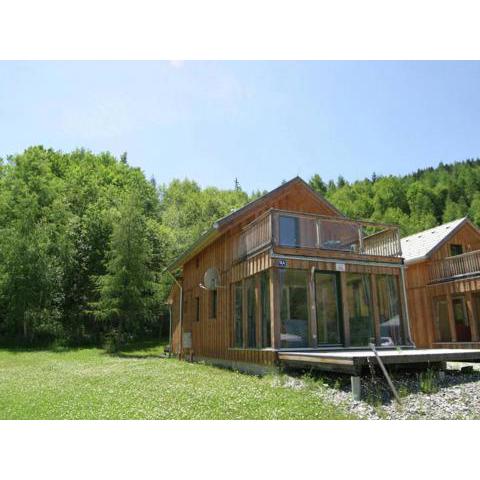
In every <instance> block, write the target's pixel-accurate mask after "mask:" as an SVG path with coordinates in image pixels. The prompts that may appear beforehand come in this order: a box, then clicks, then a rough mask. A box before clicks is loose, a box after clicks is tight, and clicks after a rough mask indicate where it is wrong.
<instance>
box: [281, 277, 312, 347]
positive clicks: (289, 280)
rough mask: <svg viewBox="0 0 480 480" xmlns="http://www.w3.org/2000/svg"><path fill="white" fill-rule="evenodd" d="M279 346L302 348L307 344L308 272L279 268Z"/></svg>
mask: <svg viewBox="0 0 480 480" xmlns="http://www.w3.org/2000/svg"><path fill="white" fill-rule="evenodd" d="M278 279H279V286H280V346H281V347H284V348H295V347H296V348H304V347H308V344H309V331H308V330H309V328H308V310H309V308H308V272H307V271H306V270H290V269H288V270H280V271H279V273H278Z"/></svg>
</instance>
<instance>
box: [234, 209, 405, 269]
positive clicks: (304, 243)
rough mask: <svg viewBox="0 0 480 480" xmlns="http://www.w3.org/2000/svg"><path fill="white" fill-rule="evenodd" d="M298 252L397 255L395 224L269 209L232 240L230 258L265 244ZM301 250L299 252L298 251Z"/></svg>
mask: <svg viewBox="0 0 480 480" xmlns="http://www.w3.org/2000/svg"><path fill="white" fill-rule="evenodd" d="M269 246H272V247H275V248H281V249H292V250H295V251H296V252H297V254H301V255H315V256H317V255H318V256H329V255H330V256H331V257H335V253H336V254H337V256H338V254H343V255H345V254H351V255H352V256H377V257H400V256H401V247H400V236H399V232H398V229H397V227H395V226H392V225H384V224H379V223H372V222H364V221H358V220H350V219H346V218H333V217H326V216H321V215H311V214H303V213H302V214H300V213H296V212H287V211H282V210H269V211H268V212H266V213H265V214H263V215H261V216H260V217H258V218H257V219H256V220H254V221H253V222H252V223H250V224H249V225H247V226H246V227H245V228H244V230H243V231H242V232H241V234H240V236H239V237H238V238H237V239H236V244H235V246H234V254H233V256H234V260H235V261H239V260H242V259H244V258H246V257H248V256H250V255H253V254H255V253H256V252H259V251H260V250H263V249H264V248H266V247H269ZM300 249H302V252H301V253H298V252H299V250H300Z"/></svg>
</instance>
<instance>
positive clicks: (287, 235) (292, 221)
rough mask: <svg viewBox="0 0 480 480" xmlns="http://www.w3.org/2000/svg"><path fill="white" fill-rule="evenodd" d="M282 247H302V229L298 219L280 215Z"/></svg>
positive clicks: (279, 227) (279, 226)
mask: <svg viewBox="0 0 480 480" xmlns="http://www.w3.org/2000/svg"><path fill="white" fill-rule="evenodd" d="M278 229H279V236H280V245H283V246H285V247H298V246H300V228H299V219H298V218H297V217H292V216H287V215H280V217H279V218H278Z"/></svg>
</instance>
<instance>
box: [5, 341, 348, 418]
mask: <svg viewBox="0 0 480 480" xmlns="http://www.w3.org/2000/svg"><path fill="white" fill-rule="evenodd" d="M161 352H162V347H161V346H159V345H143V346H142V347H141V348H136V349H133V348H131V349H129V350H125V351H124V352H122V353H121V354H120V355H117V356H112V355H108V354H106V353H105V352H104V351H103V350H99V349H80V350H68V351H60V352H55V351H25V350H22V351H14V350H5V349H0V418H1V419H341V418H351V416H350V417H349V416H348V415H347V414H346V413H345V412H344V411H343V410H342V409H341V408H340V407H338V406H336V405H333V404H326V403H325V402H324V401H322V400H321V399H320V398H318V396H317V395H316V394H315V388H317V387H313V386H312V387H310V388H305V389H302V390H294V389H291V388H283V387H279V386H275V385H276V384H277V383H278V382H274V378H273V377H272V376H267V377H263V378H259V377H254V376H250V375H244V374H241V373H237V372H232V371H228V370H222V369H219V368H215V367H211V366H207V365H201V364H191V363H187V362H181V361H178V360H176V359H166V358H159V354H160V353H161Z"/></svg>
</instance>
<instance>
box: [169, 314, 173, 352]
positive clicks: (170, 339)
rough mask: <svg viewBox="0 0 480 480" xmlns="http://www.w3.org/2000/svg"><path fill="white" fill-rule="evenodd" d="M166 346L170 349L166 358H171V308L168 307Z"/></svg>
mask: <svg viewBox="0 0 480 480" xmlns="http://www.w3.org/2000/svg"><path fill="white" fill-rule="evenodd" d="M168 345H169V347H170V351H169V352H168V356H169V357H171V356H172V349H173V345H172V306H171V305H168Z"/></svg>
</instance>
